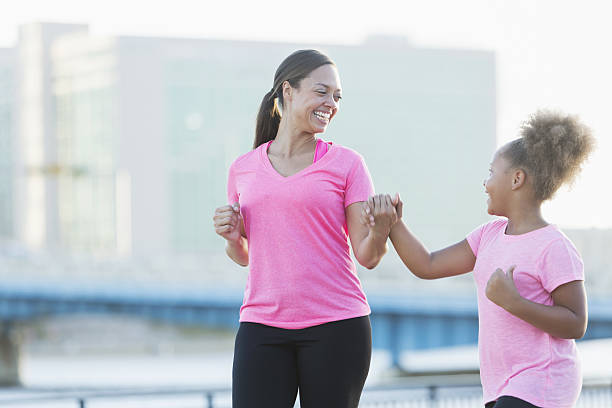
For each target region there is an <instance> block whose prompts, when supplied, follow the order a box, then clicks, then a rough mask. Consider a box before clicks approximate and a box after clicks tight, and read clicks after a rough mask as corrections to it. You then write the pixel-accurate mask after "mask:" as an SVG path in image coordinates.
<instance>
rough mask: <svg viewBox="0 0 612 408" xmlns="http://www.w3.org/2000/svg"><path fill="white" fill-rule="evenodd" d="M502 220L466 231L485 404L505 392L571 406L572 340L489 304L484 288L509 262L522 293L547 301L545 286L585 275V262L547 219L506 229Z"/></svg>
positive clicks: (577, 382) (575, 359)
mask: <svg viewBox="0 0 612 408" xmlns="http://www.w3.org/2000/svg"><path fill="white" fill-rule="evenodd" d="M507 225H508V220H506V219H505V218H504V219H497V220H494V221H491V222H489V223H487V224H484V225H482V226H480V227H478V228H477V229H476V230H474V231H473V232H472V233H471V234H469V235H468V237H467V241H468V243H469V245H470V247H471V248H472V251H473V252H474V255H475V256H476V265H475V266H474V279H475V281H476V286H477V294H478V319H479V333H478V349H479V355H480V378H481V382H482V388H483V394H484V402H485V403H487V402H490V401H494V400H496V399H498V398H499V397H500V396H503V395H507V396H513V397H516V398H520V399H523V400H525V401H528V402H530V403H531V404H534V405H537V406H540V407H556V408H564V407H573V406H574V404H575V403H576V400H577V399H578V395H579V394H580V390H581V388H582V374H581V366H580V358H579V356H578V353H577V350H576V343H575V342H574V340H571V339H561V338H558V337H554V336H552V335H550V334H548V333H546V332H544V331H542V330H540V329H538V328H536V327H534V326H532V325H531V324H529V323H527V322H525V321H524V320H521V319H519V318H518V317H516V316H513V315H512V314H510V313H508V312H507V311H506V310H504V309H503V308H501V307H499V306H497V305H496V304H495V303H493V302H491V301H490V300H489V299H488V298H487V296H486V294H485V289H486V286H487V282H488V281H489V278H490V276H491V274H492V273H493V272H494V271H495V269H497V268H501V269H503V270H504V271H507V270H508V268H509V267H510V266H512V265H516V268H515V270H514V283H515V284H516V287H517V289H518V291H519V293H520V294H521V296H523V297H524V298H526V299H528V300H531V301H532V302H535V303H540V304H543V305H549V306H550V305H553V299H552V296H551V292H553V291H554V290H555V289H556V288H557V287H559V286H560V285H563V284H564V283H568V282H572V281H576V280H584V267H583V263H582V260H581V258H580V255H579V254H578V251H577V250H576V248H575V247H574V245H573V244H572V242H571V241H570V240H569V239H568V238H567V237H566V236H565V235H564V234H563V233H562V232H561V231H560V230H559V229H558V228H557V227H556V226H554V225H548V226H546V227H544V228H540V229H537V230H534V231H531V232H528V233H525V234H521V235H506V233H505V231H506V226H507Z"/></svg>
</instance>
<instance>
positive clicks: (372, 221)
mask: <svg viewBox="0 0 612 408" xmlns="http://www.w3.org/2000/svg"><path fill="white" fill-rule="evenodd" d="M381 196H382V194H380V195H378V196H373V197H370V199H369V200H368V201H364V202H363V203H362V204H361V223H362V224H363V225H367V226H368V227H370V228H373V227H374V226H376V217H375V214H374V204H375V197H381ZM386 197H387V198H389V199H390V200H391V206H392V207H393V208H394V209H395V214H394V215H393V214H392V213H393V210H392V209H391V208H386V209H385V211H388V212H389V215H390V216H391V217H392V218H391V221H392V223H391V226H393V224H395V223H396V222H397V221H398V220H399V219H400V218H402V209H403V206H404V203H403V202H402V200H400V195H399V193H395V197H393V198H391V197H390V196H389V195H387V196H386ZM385 202H387V201H386V199H385ZM379 208H380V207H379Z"/></svg>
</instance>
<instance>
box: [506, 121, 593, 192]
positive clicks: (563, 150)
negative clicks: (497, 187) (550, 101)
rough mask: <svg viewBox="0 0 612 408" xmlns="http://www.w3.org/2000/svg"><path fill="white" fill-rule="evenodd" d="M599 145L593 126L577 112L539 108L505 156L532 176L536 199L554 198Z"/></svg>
mask: <svg viewBox="0 0 612 408" xmlns="http://www.w3.org/2000/svg"><path fill="white" fill-rule="evenodd" d="M594 148H595V138H594V137H593V135H592V133H591V129H590V128H588V127H587V126H585V125H584V124H583V123H581V122H580V120H579V119H578V117H577V116H575V115H566V114H564V113H561V112H558V111H551V110H539V111H537V112H536V113H534V114H532V115H531V116H529V118H528V119H527V120H526V121H525V122H524V123H523V124H522V126H521V137H520V138H519V139H516V140H513V141H512V142H510V143H508V144H507V145H506V146H505V147H504V149H503V151H502V152H501V153H502V155H503V156H504V157H505V158H506V159H508V160H509V161H510V164H511V166H512V167H515V168H521V169H523V170H524V171H525V173H527V176H528V177H531V178H532V185H533V189H534V193H535V198H536V199H537V200H540V201H544V200H548V199H550V198H551V197H552V196H553V195H554V193H555V192H556V191H557V190H558V189H559V187H561V185H563V184H564V183H572V182H573V181H574V179H575V178H576V176H577V175H578V173H579V172H580V170H581V165H582V163H583V162H584V161H585V160H586V159H587V157H588V156H589V154H590V153H591V152H592V151H593V149H594Z"/></svg>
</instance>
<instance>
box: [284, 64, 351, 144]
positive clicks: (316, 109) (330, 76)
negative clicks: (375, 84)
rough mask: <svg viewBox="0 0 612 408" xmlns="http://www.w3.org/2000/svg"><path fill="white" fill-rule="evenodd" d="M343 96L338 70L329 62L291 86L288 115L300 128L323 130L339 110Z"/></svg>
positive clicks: (314, 130) (321, 131) (311, 130)
mask: <svg viewBox="0 0 612 408" xmlns="http://www.w3.org/2000/svg"><path fill="white" fill-rule="evenodd" d="M341 97H342V89H341V85H340V77H339V76H338V70H337V69H336V67H335V66H333V65H331V64H325V65H322V66H320V67H319V68H317V69H315V70H314V71H312V72H311V73H310V75H309V76H308V77H306V78H304V79H303V80H302V82H301V83H300V85H299V88H292V89H291V97H290V101H289V102H290V114H291V119H292V121H293V122H294V123H295V124H296V126H297V127H299V129H300V130H301V131H304V132H308V133H323V132H324V131H325V129H326V128H327V125H328V124H329V122H330V121H331V119H332V118H333V117H334V116H335V115H336V112H338V107H339V102H340V99H341Z"/></svg>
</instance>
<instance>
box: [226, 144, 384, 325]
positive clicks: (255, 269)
mask: <svg viewBox="0 0 612 408" xmlns="http://www.w3.org/2000/svg"><path fill="white" fill-rule="evenodd" d="M268 145H269V143H264V144H262V145H261V146H259V147H258V148H256V149H254V150H252V151H250V152H248V153H246V154H244V155H242V156H240V157H238V158H237V159H236V160H235V161H234V162H233V163H232V165H231V166H230V169H229V179H228V188H227V197H228V202H229V204H233V203H235V202H239V203H240V212H241V214H242V217H243V220H244V227H245V230H246V235H247V240H248V246H249V275H248V278H247V284H246V290H245V293H244V300H243V304H242V307H241V309H240V321H241V322H254V323H262V324H266V325H269V326H274V327H280V328H285V329H301V328H305V327H310V326H315V325H318V324H323V323H327V322H331V321H337V320H343V319H349V318H353V317H360V316H366V315H368V314H370V307H369V305H368V302H367V300H366V296H365V294H364V292H363V290H362V287H361V282H360V281H359V278H358V277H357V274H356V268H355V264H354V262H353V260H352V258H351V255H350V246H349V239H348V231H347V224H346V215H345V208H346V207H348V206H349V205H351V204H353V203H355V202H359V201H367V199H368V198H369V197H370V196H372V195H373V194H374V188H373V185H372V180H371V177H370V174H369V172H368V169H367V167H366V165H365V163H364V161H363V158H362V157H361V156H360V155H359V154H358V153H356V152H355V151H353V150H351V149H348V148H346V147H343V146H339V145H337V144H329V145H328V151H327V152H326V153H325V155H323V156H322V157H320V158H319V159H318V160H317V161H316V162H315V163H313V164H311V165H310V166H308V167H307V168H305V169H303V170H301V171H299V172H298V173H296V174H293V175H291V176H289V177H284V176H282V175H280V174H279V173H278V172H277V171H276V170H275V169H274V168H273V167H272V164H271V163H270V160H269V158H268V154H267V148H268Z"/></svg>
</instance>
